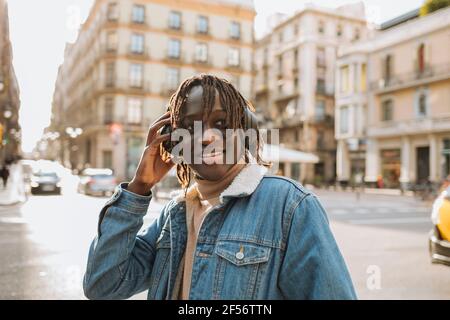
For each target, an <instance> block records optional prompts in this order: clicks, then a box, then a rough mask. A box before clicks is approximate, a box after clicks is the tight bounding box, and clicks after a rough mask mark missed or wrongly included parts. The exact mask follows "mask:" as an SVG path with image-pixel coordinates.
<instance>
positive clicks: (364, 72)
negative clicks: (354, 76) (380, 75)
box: [359, 63, 367, 92]
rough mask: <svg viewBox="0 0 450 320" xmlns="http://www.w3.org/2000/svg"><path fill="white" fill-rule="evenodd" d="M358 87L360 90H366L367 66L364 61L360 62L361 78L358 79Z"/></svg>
mask: <svg viewBox="0 0 450 320" xmlns="http://www.w3.org/2000/svg"><path fill="white" fill-rule="evenodd" d="M359 81H360V83H359V87H360V88H361V91H362V92H366V90H367V66H366V64H365V63H363V64H361V78H360V79H359Z"/></svg>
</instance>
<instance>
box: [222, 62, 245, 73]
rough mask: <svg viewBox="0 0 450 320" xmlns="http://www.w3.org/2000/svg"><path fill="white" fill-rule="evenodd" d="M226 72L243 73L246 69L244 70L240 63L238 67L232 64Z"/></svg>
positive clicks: (227, 67)
mask: <svg viewBox="0 0 450 320" xmlns="http://www.w3.org/2000/svg"><path fill="white" fill-rule="evenodd" d="M225 70H226V71H229V72H243V71H244V69H243V68H242V63H239V64H237V65H230V64H228V65H227V66H226V67H225Z"/></svg>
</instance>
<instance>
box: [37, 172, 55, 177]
mask: <svg viewBox="0 0 450 320" xmlns="http://www.w3.org/2000/svg"><path fill="white" fill-rule="evenodd" d="M34 175H35V176H37V177H46V178H48V177H50V178H57V177H58V176H57V175H56V173H55V172H37V173H35V174H34Z"/></svg>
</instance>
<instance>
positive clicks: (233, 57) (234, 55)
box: [228, 48, 240, 67]
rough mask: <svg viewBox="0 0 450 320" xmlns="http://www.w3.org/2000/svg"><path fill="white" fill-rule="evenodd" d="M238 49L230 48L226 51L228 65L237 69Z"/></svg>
mask: <svg viewBox="0 0 450 320" xmlns="http://www.w3.org/2000/svg"><path fill="white" fill-rule="evenodd" d="M239 62H240V61H239V49H236V48H231V49H229V50H228V65H229V66H233V67H237V66H239Z"/></svg>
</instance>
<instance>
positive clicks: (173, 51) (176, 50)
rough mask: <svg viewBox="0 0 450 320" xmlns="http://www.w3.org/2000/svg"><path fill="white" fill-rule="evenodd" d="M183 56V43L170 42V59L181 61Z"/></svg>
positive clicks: (177, 41)
mask: <svg viewBox="0 0 450 320" xmlns="http://www.w3.org/2000/svg"><path fill="white" fill-rule="evenodd" d="M180 54H181V42H180V40H177V39H170V40H169V52H168V55H169V58H173V59H179V58H180Z"/></svg>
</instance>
